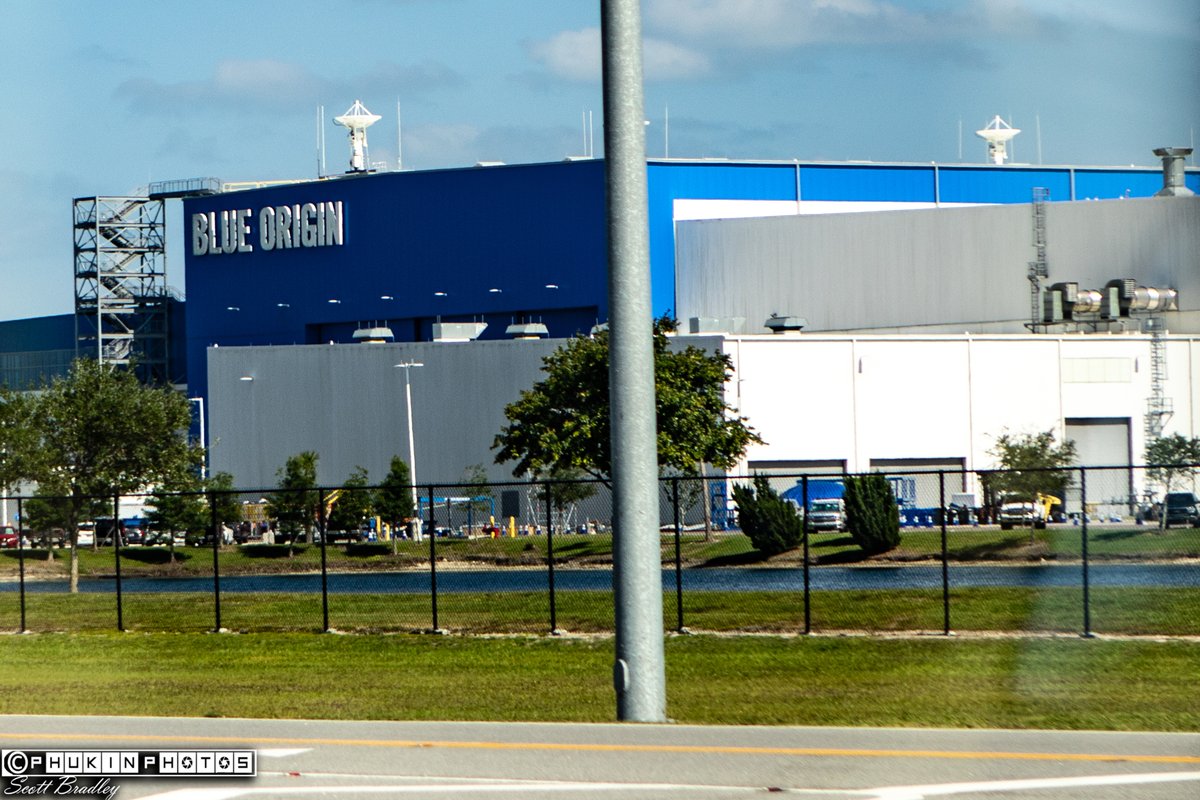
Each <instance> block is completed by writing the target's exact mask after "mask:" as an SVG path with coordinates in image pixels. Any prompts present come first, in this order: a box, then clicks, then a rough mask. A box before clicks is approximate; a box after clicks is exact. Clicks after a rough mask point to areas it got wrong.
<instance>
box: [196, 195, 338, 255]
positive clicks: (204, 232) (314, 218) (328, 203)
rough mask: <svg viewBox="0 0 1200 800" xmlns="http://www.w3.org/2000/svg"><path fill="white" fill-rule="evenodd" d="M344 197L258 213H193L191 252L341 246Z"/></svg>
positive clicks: (264, 208) (231, 210) (213, 252)
mask: <svg viewBox="0 0 1200 800" xmlns="http://www.w3.org/2000/svg"><path fill="white" fill-rule="evenodd" d="M344 221H345V217H344V215H343V212H342V201H341V200H336V201H334V200H322V201H320V202H317V203H303V204H301V203H296V204H293V205H290V206H286V205H284V206H265V207H263V208H261V209H259V211H258V214H257V215H256V214H255V213H254V211H253V210H252V209H249V208H239V209H230V210H225V211H208V212H200V213H196V214H192V255H194V256H217V255H226V254H231V253H253V252H254V248H255V244H254V242H255V240H256V239H257V246H258V247H259V248H261V249H262V250H267V251H269V250H290V249H292V248H297V247H301V248H309V247H338V246H341V244H342V242H343V241H344V240H345V222H344Z"/></svg>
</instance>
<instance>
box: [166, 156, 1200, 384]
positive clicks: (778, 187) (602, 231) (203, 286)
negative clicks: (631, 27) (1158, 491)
mask: <svg viewBox="0 0 1200 800" xmlns="http://www.w3.org/2000/svg"><path fill="white" fill-rule="evenodd" d="M647 169H648V181H649V216H650V219H649V226H650V251H651V252H650V254H651V273H652V274H651V281H652V291H653V310H654V312H655V313H656V314H662V313H668V312H670V311H672V310H673V309H675V308H676V307H677V305H676V297H675V285H676V283H675V282H676V275H675V224H676V222H677V221H679V220H683V219H704V218H724V217H730V216H762V215H772V214H797V213H801V214H803V213H828V212H838V211H851V210H877V209H885V208H919V207H940V206H957V205H973V204H997V203H1028V202H1030V201H1031V198H1032V196H1033V192H1034V189H1035V188H1042V189H1046V190H1048V192H1049V196H1050V199H1051V200H1052V201H1057V200H1082V199H1114V198H1122V197H1146V196H1150V195H1153V194H1154V193H1155V192H1157V191H1158V190H1159V189H1160V188H1161V187H1162V185H1163V182H1162V177H1161V174H1160V171H1159V170H1158V169H1154V168H1132V167H1131V168H1101V167H1072V166H1056V167H1042V166H1038V167H1033V166H1021V165H1003V166H990V165H986V166H985V165H975V164H972V165H938V164H873V163H861V164H860V163H817V162H766V161H764V162H753V161H738V162H734V161H685V160H663V161H650V162H649V163H648V165H647ZM1186 181H1187V185H1188V186H1189V187H1190V188H1192V189H1193V190H1194V191H1200V172H1196V171H1194V170H1193V171H1189V172H1188V173H1187V175H1186ZM604 203H605V185H604V162H603V161H601V160H591V159H588V160H571V161H565V162H556V163H545V164H527V165H511V166H509V165H497V166H478V167H471V168H462V169H446V170H431V171H422V172H393V173H378V174H351V175H346V176H342V177H337V178H330V179H324V180H319V181H312V182H306V183H296V184H288V185H282V186H273V187H269V188H261V189H253V190H247V191H240V192H229V193H222V194H216V195H212V196H205V197H194V198H189V199H187V200H185V201H184V225H185V230H184V232H183V234H184V238H185V241H186V244H185V252H186V256H185V261H186V266H187V270H186V272H187V306H188V323H187V334H186V335H187V358H188V362H189V364H190V365H191V367H192V368H191V369H190V370H189V374H188V383H189V391H190V392H191V393H192V394H198V395H204V394H205V383H206V375H205V366H204V365H205V350H206V348H208V347H211V346H236V345H290V344H315V343H326V342H350V341H353V340H354V338H353V337H354V333H355V331H357V330H360V329H364V328H370V327H379V328H382V327H386V328H388V329H390V331H391V333H392V335H393V336H394V339H395V341H430V340H431V339H434V338H436V336H435V325H436V324H437V323H439V322H441V323H451V322H474V323H487V328H486V329H485V330H484V331H483V332H482V334H480V338H482V339H497V338H505V336H506V331H507V329H508V326H510V325H511V324H513V323H541V324H543V325H545V327H546V332H547V333H548V335H549V336H551V337H555V338H557V337H564V336H570V335H573V334H575V333H577V332H586V331H587V330H589V329H590V328H591V327H592V326H594V325H596V324H597V323H601V322H604V321H606V320H607V316H608V310H607V284H606V279H607V269H606V262H607V252H606V224H605V207H604Z"/></svg>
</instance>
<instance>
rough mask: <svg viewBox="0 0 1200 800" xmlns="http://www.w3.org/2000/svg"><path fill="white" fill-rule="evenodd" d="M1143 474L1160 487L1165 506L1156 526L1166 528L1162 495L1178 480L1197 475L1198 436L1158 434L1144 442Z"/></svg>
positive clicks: (1169, 490) (1199, 443)
mask: <svg viewBox="0 0 1200 800" xmlns="http://www.w3.org/2000/svg"><path fill="white" fill-rule="evenodd" d="M1146 464H1147V465H1148V466H1149V469H1147V470H1146V475H1147V476H1149V478H1150V479H1151V480H1153V481H1156V482H1157V483H1159V484H1161V485H1162V487H1163V496H1164V506H1163V510H1162V513H1160V514H1159V515H1158V528H1159V530H1165V529H1166V526H1167V514H1166V505H1165V496H1166V495H1168V494H1170V493H1171V489H1172V487H1174V486H1177V485H1178V484H1177V481H1181V480H1186V479H1187V478H1189V477H1192V476H1194V475H1195V474H1196V470H1197V468H1198V467H1200V437H1196V436H1192V437H1191V438H1189V437H1187V436H1183V435H1181V434H1178V433H1173V434H1171V435H1170V436H1160V437H1159V438H1157V439H1154V440H1153V441H1151V442H1150V443H1149V444H1148V445H1146Z"/></svg>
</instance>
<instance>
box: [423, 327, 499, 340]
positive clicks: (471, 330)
mask: <svg viewBox="0 0 1200 800" xmlns="http://www.w3.org/2000/svg"><path fill="white" fill-rule="evenodd" d="M487 326H488V324H487V323H486V322H435V323H433V340H434V341H435V342H471V341H474V340H476V339H478V338H479V334H481V333H483V332H484V331H485V330H487Z"/></svg>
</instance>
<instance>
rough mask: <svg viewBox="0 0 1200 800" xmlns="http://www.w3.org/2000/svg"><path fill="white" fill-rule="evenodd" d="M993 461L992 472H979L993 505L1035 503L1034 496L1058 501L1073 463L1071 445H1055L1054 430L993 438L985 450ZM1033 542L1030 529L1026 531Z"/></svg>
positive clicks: (1066, 443) (1073, 456)
mask: <svg viewBox="0 0 1200 800" xmlns="http://www.w3.org/2000/svg"><path fill="white" fill-rule="evenodd" d="M988 453H989V454H990V455H991V456H992V457H993V458H994V459H995V460H996V468H997V470H998V471H996V472H985V473H980V477H981V479H982V481H983V483H984V489H985V491H986V492H987V493H988V494H990V495H991V499H992V502H993V503H996V504H998V503H1002V502H1005V501H1017V502H1025V503H1032V504H1034V505H1036V504H1037V502H1038V495H1045V496H1049V497H1058V498H1060V499H1061V498H1062V497H1063V496H1064V494H1065V493H1066V490H1067V486H1068V485H1069V484H1070V482H1071V474H1070V472H1069V471H1068V467H1070V466H1071V465H1072V464H1074V463H1075V457H1076V451H1075V443H1074V442H1072V441H1069V440H1068V441H1066V442H1063V443H1062V444H1058V443H1057V442H1056V441H1055V436H1054V431H1052V430H1049V431H1042V432H1041V433H1033V434H1011V433H1008V432H1007V431H1006V432H1004V433H1002V434H1000V435H999V436H997V437H996V444H995V445H994V446H993V447H992V449H990V450H989V451H988ZM1029 539H1030V542H1032V541H1033V530H1032V529H1030V532H1029Z"/></svg>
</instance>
